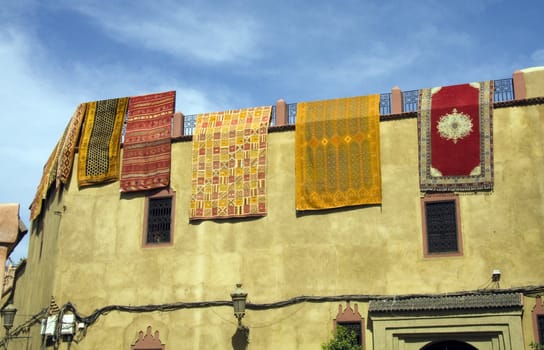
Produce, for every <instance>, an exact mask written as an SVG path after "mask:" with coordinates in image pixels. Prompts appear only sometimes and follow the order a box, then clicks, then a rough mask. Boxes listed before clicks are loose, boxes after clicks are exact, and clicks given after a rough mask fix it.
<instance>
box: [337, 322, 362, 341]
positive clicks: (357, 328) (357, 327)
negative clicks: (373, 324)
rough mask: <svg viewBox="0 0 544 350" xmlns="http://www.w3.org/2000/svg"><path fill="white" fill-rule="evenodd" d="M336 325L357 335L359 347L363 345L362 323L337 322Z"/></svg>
mask: <svg viewBox="0 0 544 350" xmlns="http://www.w3.org/2000/svg"><path fill="white" fill-rule="evenodd" d="M336 324H337V325H338V326H342V327H344V328H346V329H347V330H349V331H352V332H353V333H355V335H356V336H357V345H362V336H361V335H362V333H361V332H362V329H361V322H336Z"/></svg>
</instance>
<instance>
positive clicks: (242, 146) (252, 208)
mask: <svg viewBox="0 0 544 350" xmlns="http://www.w3.org/2000/svg"><path fill="white" fill-rule="evenodd" d="M271 110H272V107H271V106H266V107H255V108H247V109H240V110H231V111H224V112H217V113H206V114H199V115H198V116H197V120H196V126H195V131H194V135H193V159H192V197H191V208H190V215H189V216H190V218H191V219H221V218H232V217H247V216H265V215H266V213H267V207H266V152H267V138H268V123H269V120H270V114H271Z"/></svg>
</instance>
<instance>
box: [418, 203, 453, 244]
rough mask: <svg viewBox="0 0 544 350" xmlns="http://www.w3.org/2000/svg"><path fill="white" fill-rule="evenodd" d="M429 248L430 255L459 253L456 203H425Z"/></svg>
mask: <svg viewBox="0 0 544 350" xmlns="http://www.w3.org/2000/svg"><path fill="white" fill-rule="evenodd" d="M425 217H426V220H427V247H428V251H429V253H447V252H457V251H458V250H459V247H458V244H457V214H456V205H455V201H440V202H426V203H425Z"/></svg>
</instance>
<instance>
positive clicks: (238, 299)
mask: <svg viewBox="0 0 544 350" xmlns="http://www.w3.org/2000/svg"><path fill="white" fill-rule="evenodd" d="M230 297H231V298H232V306H233V307H234V317H236V318H237V319H238V328H242V318H244V316H245V314H246V299H247V293H246V292H244V290H243V289H242V283H237V284H236V289H235V290H234V292H232V293H230Z"/></svg>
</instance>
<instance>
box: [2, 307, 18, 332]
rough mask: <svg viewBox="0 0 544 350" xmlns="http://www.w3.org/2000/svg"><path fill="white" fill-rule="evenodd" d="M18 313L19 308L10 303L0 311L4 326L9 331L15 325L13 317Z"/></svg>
mask: <svg viewBox="0 0 544 350" xmlns="http://www.w3.org/2000/svg"><path fill="white" fill-rule="evenodd" d="M16 313H17V308H16V307H15V306H13V304H9V305H8V306H6V307H5V308H3V309H2V311H0V314H1V315H2V321H3V322H4V328H5V329H6V331H7V332H9V330H10V329H11V327H13V319H14V318H15V314H16Z"/></svg>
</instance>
